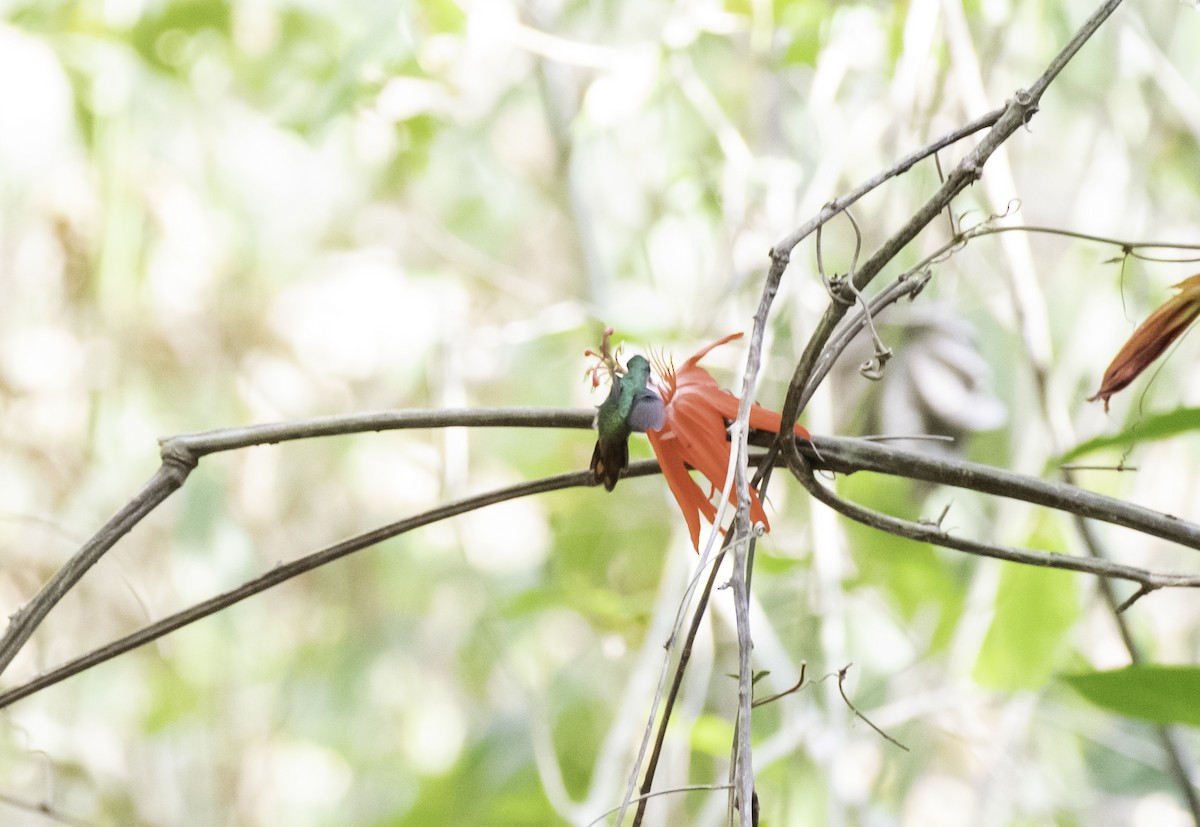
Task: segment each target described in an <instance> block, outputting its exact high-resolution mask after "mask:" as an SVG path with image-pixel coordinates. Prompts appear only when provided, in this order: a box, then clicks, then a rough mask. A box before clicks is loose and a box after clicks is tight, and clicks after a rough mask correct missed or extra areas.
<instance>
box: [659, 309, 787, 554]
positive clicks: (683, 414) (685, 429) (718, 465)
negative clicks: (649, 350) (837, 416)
mask: <svg viewBox="0 0 1200 827" xmlns="http://www.w3.org/2000/svg"><path fill="white" fill-rule="evenodd" d="M741 336H742V334H741V333H733V334H731V335H729V336H726V337H725V338H724V339H720V340H719V341H716V342H713V343H712V344H711V345H709V346H708V347H706V348H704V349H702V350H701V351H700V352H698V353H696V354H695V355H694V356H692V357H691V358H690V359H688V360H687V361H686V362H684V363H683V364H682V365H681V366H680V367H679V369H678V370H676V369H675V368H674V367H673V366H668V365H661V364H660V365H659V366H658V373H659V376H660V379H661V383H660V385H659V387H658V391H659V395H660V396H662V400H663V405H664V408H665V410H664V420H663V425H662V427H661V428H659V429H657V430H648V431H646V436H647V437H649V439H650V447H651V448H653V449H654V455H655V456H656V457H658V464H659V466H660V467H661V468H662V472H663V476H664V477H665V478H666V480H667V485H668V487H670V489H671V493H672V494H673V495H674V497H675V501H676V502H677V503H679V510H680V511H682V512H683V518H684V520H686V521H687V525H688V532H689V533H690V534H691V537H692V545H693V546H695V547H696V549H697V550H699V548H700V517H701V516H702V515H703V517H704V519H705V520H707V521H708V522H709V523H712V522H713V520H715V519H716V517H717V508H716V506H715V505H714V504H713V501H712V493H710V494H709V495H708V496H705V494H704V490H703V489H702V488H701V487H700V486H699V485H697V484H696V481H695V480H694V479H692V476H691V474H689V473H688V466H691V467H692V468H695V469H696V470H697V471H699V472H700V473H701V474H702V475H703V476H704V478H705V479H707V480H708V482H709V483H710V484H711V486H712V492H714V493H715V492H716V491H720V490H721V488H722V487H723V486H724V484H725V474H726V469H727V468H728V465H729V438H728V433H727V430H726V429H727V428H728V424H729V423H730V422H732V421H733V420H734V419H736V418H737V411H738V404H739V401H738V398H737V397H736V396H734V395H733V394H732V393H730V392H729V391H727V390H722V389H721V387H720V386H719V385H718V384H717V380H716V379H714V378H713V377H712V374H710V373H709V372H708V371H707V370H705V369H704V368H702V367H700V366H699V364H697V363H698V362H699V361H700V360H701V359H703V358H704V357H705V356H706V355H707V354H708V352H709V351H710V350H712V349H713V348H715V347H718V346H720V345H723V344H725V343H726V342H729V341H732V340H733V339H738V338H740V337H741ZM780 425H781V418H780V416H779V414H777V413H775V412H774V411H771V410H767V409H766V408H764V407H762V406H761V405H758V404H757V403H755V404H754V405H753V406H752V407H751V408H750V427H751V428H757V429H760V430H764V431H770V432H772V433H779V428H780ZM796 435H797V436H800V437H803V438H804V439H808V438H809V435H808V431H806V430H805V429H804V428H802V427H801V426H799V425H797V426H796ZM730 502H731V503H735V504H736V499H735V498H734V495H733V494H732V493H731V495H730ZM750 519H751V520H753V521H754V522H761V523H762V524H763V525H764V526H768V523H767V515H766V513H765V512H764V511H763V507H762V503H761V502H759V499H758V495H757V494H755V493H754V491H753V490H751V492H750ZM768 527H769V526H768Z"/></svg>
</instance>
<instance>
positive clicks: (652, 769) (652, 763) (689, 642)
mask: <svg viewBox="0 0 1200 827" xmlns="http://www.w3.org/2000/svg"><path fill="white" fill-rule="evenodd" d="M725 537H726V539H725V543H726V545H723V546H722V547H721V550H720V552H718V553H717V556H716V557H715V558H714V559H713V563H712V569H711V570H710V571H709V574H708V580H707V581H705V583H704V589H703V591H701V592H700V599H699V600H698V601H697V603H696V609H695V611H694V612H693V613H692V623H691V625H690V626H689V627H688V632H687V637H686V638H684V642H683V648H682V649H681V650H680V652H679V662H678V663H677V664H676V666H675V676H674V678H673V679H672V681H671V689H670V691H668V693H667V696H666V699H665V701H664V703H663V713H662V717H661V718H660V719H659V722H658V730H657V732H656V734H655V736H654V748H653V749H652V750H651V751H650V758H649V759H648V760H647V762H646V773H645V775H644V777H643V779H642V787H641V791H640V795H639V796H638V798H636V799H632V798H631V799H630V801H634V800H636V801H637V802H638V806H637V812H635V813H634V816H633V827H641V824H642V819H643V818H644V817H645V815H646V799H647V798H648V796H649V793H650V789H651V787H652V786H653V785H654V774H655V773H656V772H657V771H658V761H659V758H660V757H661V756H662V750H663V744H664V743H665V742H666V738H667V724H668V723H670V720H671V713H672V712H674V710H675V701H676V700H677V699H678V697H679V690H680V689H681V688H682V687H683V676H684V673H685V672H686V670H687V665H688V663H689V662H690V661H691V659H692V646H693V645H694V644H695V642H696V635H697V634H698V633H699V631H700V622H701V621H702V620H703V619H704V613H705V611H706V610H707V609H708V601H709V597H710V596H711V595H712V590H713V586H714V584H715V583H716V582H717V574H718V572H719V571H720V568H721V563H722V561H724V559H725V551H726V548H727V545H728V543H729V541H730V539H731V538H732V533H730V534H726V535H725ZM620 823H621V819H620V817H619V816H618V818H617V824H620Z"/></svg>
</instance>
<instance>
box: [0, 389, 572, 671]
mask: <svg viewBox="0 0 1200 827" xmlns="http://www.w3.org/2000/svg"><path fill="white" fill-rule="evenodd" d="M593 417H594V413H593V412H591V411H587V410H579V409H573V408H499V409H478V410H467V409H449V410H412V411H380V412H368V413H360V414H350V415H345V416H329V417H320V418H317V419H306V420H300V421H296V422H278V423H270V424H266V425H250V426H246V427H242V428H222V429H220V430H215V431H205V432H202V433H194V434H181V435H179V436H174V437H169V438H167V439H164V440H160V445H161V452H162V465H161V466H160V467H159V469H158V470H157V471H156V472H155V473H154V475H153V476H151V477H150V480H149V481H148V482H147V483H146V485H145V486H144V487H143V488H142V490H141V491H140V492H138V494H137V495H136V496H135V497H134V498H133V499H132V500H130V501H129V502H128V503H126V504H125V505H124V506H123V507H122V508H121V510H120V511H118V512H117V513H116V514H115V515H114V516H113V517H112V519H110V520H109V521H108V522H107V523H105V524H104V526H103V527H102V528H101V529H100V530H99V531H97V532H96V533H95V534H94V535H93V536H92V537H91V538H90V539H89V540H88V541H87V542H86V543H84V545H83V546H82V547H81V548H80V549H79V550H78V551H77V552H75V554H73V555H72V556H71V557H70V558H69V559H68V560H67V562H66V563H65V564H63V566H62V568H60V569H59V570H58V571H57V572H55V573H54V575H53V576H52V577H51V578H50V579H49V580H48V581H47V582H46V584H45V585H44V586H42V588H41V589H40V590H39V591H38V593H37V594H36V595H34V597H33V598H32V599H31V600H30V601H29V602H28V603H26V604H25V605H24V606H23V607H22V608H21V609H19V610H18V611H17V612H16V613H14V614H13V615H12V617H11V618H10V622H9V624H8V628H7V629H5V631H4V636H3V637H2V638H0V674H3V673H4V670H5V669H7V668H8V666H9V664H11V663H12V660H13V658H15V657H16V656H17V653H18V652H20V651H21V648H22V647H23V646H24V645H25V643H26V642H27V641H28V640H29V638H30V636H31V635H32V634H33V633H34V631H35V630H36V629H37V628H38V626H40V625H41V623H42V621H44V620H45V619H46V616H47V615H48V614H49V613H50V610H51V609H53V608H54V606H55V605H56V604H57V603H58V601H60V600H61V599H62V598H63V597H64V596H65V595H66V594H67V592H69V591H70V590H71V589H72V588H73V587H74V586H75V584H76V583H78V582H79V580H80V579H81V578H82V577H83V576H84V574H86V573H87V571H88V569H90V568H91V567H92V566H94V565H95V564H96V562H97V561H98V560H99V559H100V558H101V557H103V556H104V554H105V553H106V552H107V551H108V550H109V549H110V548H112V547H113V546H114V545H115V544H116V543H117V541H118V540H120V539H121V538H122V537H124V536H125V535H126V534H128V533H129V531H130V530H131V529H132V528H133V527H134V526H135V525H137V524H138V523H139V522H141V521H142V519H143V518H145V517H146V515H148V514H150V512H152V511H153V510H154V509H155V508H157V507H158V506H159V505H160V504H161V503H162V502H163V501H164V500H165V499H167V497H169V496H170V495H171V494H173V493H174V492H175V491H176V490H177V489H179V488H180V487H181V486H182V485H183V484H184V482H185V481H186V480H187V477H188V475H189V474H190V473H191V472H192V470H193V469H194V468H195V467H196V465H197V463H199V461H200V459H201V458H202V457H204V456H207V455H208V454H214V453H218V452H220V451H233V450H237V449H239V448H249V447H251V446H254V445H267V444H274V443H277V442H288V441H291V440H297V439H314V438H317V437H328V436H340V435H346V434H358V433H364V432H367V431H388V430H397V429H405V428H446V427H452V426H473V427H523V428H591V427H592V418H593Z"/></svg>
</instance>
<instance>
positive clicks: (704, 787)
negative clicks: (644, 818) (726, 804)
mask: <svg viewBox="0 0 1200 827" xmlns="http://www.w3.org/2000/svg"><path fill="white" fill-rule="evenodd" d="M729 788H730V787H729V785H728V784H688V785H686V786H683V787H672V788H671V789H669V790H659V791H658V792H653V793H648V792H644V793H640V794H638V795H636V796H634V797H633V799H631V801H636V802H638V804H639V805H641V804H643V803H645V802H646V801H648V800H650V799H651V798H657V797H658V796H660V795H675V794H677V793H693V792H704V791H708V792H715V791H717V790H728V789H729ZM620 809H621V808H620V807H613V808H612V809H611V810H605V811H604V812H603V813H601V814H600V815H598V816H596V818H594V819H592V820H591V821H589V822H588V827H593V825H596V824H599V823H600V822H601V821H603V820H604V819H605V818H607V817H608V816H610V815H612V814H614V813H616V812H617V811H618V810H620Z"/></svg>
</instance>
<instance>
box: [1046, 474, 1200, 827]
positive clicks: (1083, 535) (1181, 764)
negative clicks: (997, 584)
mask: <svg viewBox="0 0 1200 827" xmlns="http://www.w3.org/2000/svg"><path fill="white" fill-rule="evenodd" d="M1064 476H1065V477H1066V479H1067V480H1068V481H1070V479H1071V474H1070V473H1067V474H1065V475H1064ZM1074 522H1075V528H1076V530H1077V531H1078V533H1079V537H1080V539H1082V540H1083V544H1084V546H1085V547H1086V548H1087V550H1088V553H1089V554H1091V555H1092V556H1093V557H1097V558H1100V559H1102V560H1107V559H1109V555H1108V553H1107V551H1106V549H1105V548H1104V544H1103V543H1102V542H1101V540H1100V538H1099V537H1097V536H1096V532H1095V530H1094V529H1093V527H1092V524H1091V523H1089V522H1088V521H1087V520H1086V519H1084V518H1083V517H1080V516H1079V515H1076V516H1075V520H1074ZM1097 585H1098V586H1099V589H1100V594H1101V596H1102V597H1103V598H1104V603H1105V605H1106V606H1108V610H1109V614H1111V615H1112V619H1113V623H1115V624H1116V626H1117V631H1118V632H1119V633H1120V635H1121V640H1122V641H1123V642H1124V644H1125V651H1126V652H1128V653H1129V662H1130V663H1132V664H1138V663H1141V662H1142V660H1143V657H1142V652H1141V647H1139V646H1138V644H1137V641H1136V640H1135V639H1134V637H1133V632H1132V630H1130V628H1129V622H1128V620H1126V618H1125V615H1124V614H1123V612H1124V610H1125V609H1126V608H1127V606H1128V604H1130V603H1131V601H1132V600H1134V599H1135V598H1137V597H1140V596H1141V595H1142V589H1138V591H1136V592H1134V594H1133V595H1132V596H1131V597H1129V598H1127V599H1126V600H1124V601H1118V599H1117V594H1116V591H1115V590H1114V589H1113V585H1112V582H1111V581H1109V580H1106V579H1104V578H1100V580H1099V582H1098V584H1097ZM1143 588H1144V587H1143ZM1154 732H1155V735H1156V736H1157V737H1158V742H1159V744H1160V745H1161V746H1162V749H1163V753H1164V754H1165V755H1166V757H1167V768H1168V771H1169V772H1170V774H1171V777H1172V778H1173V779H1174V780H1175V786H1176V787H1178V788H1179V791H1180V792H1181V793H1182V794H1183V798H1184V800H1185V801H1187V805H1188V809H1189V810H1190V811H1191V813H1192V823H1193V824H1195V825H1196V827H1200V796H1198V795H1197V792H1196V785H1195V784H1193V783H1192V779H1191V774H1190V773H1189V771H1188V767H1190V766H1191V761H1190V760H1189V759H1187V758H1186V757H1185V754H1184V747H1183V744H1182V743H1181V742H1180V740H1179V737H1178V734H1177V733H1176V730H1175V728H1174V727H1170V726H1167V725H1165V724H1159V725H1158V726H1156V727H1155V728H1154Z"/></svg>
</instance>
